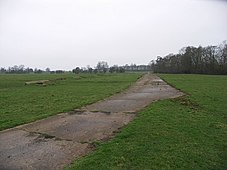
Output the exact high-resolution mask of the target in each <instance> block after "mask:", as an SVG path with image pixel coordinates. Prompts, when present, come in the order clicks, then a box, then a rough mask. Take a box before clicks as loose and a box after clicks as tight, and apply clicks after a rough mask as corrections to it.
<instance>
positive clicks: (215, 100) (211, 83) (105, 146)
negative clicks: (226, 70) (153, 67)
mask: <svg viewBox="0 0 227 170" xmlns="http://www.w3.org/2000/svg"><path fill="white" fill-rule="evenodd" d="M160 76H161V77H162V78H163V79H165V80H166V81H167V82H168V83H170V84H172V85H174V86H175V87H176V88H178V89H181V90H183V91H184V92H186V93H187V94H188V96H184V97H180V98H177V99H169V100H163V101H158V102H155V103H153V104H151V105H150V106H149V107H147V108H145V109H144V110H143V111H141V112H140V113H139V114H138V116H137V117H136V119H135V120H134V121H132V122H131V123H129V125H127V126H126V127H125V128H123V129H122V132H121V133H119V134H117V135H116V137H115V138H114V139H112V140H111V141H109V142H106V143H100V142H96V145H97V149H96V151H95V152H92V153H90V154H89V155H87V156H85V157H83V158H81V159H79V160H77V161H75V162H74V163H73V164H72V165H71V166H70V167H67V169H83V170H84V169H157V170H160V169H223V170H224V169H227V149H226V147H227V124H226V119H227V117H226V116H227V88H226V87H227V76H208V75H160Z"/></svg>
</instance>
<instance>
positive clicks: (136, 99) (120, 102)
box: [0, 74, 183, 169]
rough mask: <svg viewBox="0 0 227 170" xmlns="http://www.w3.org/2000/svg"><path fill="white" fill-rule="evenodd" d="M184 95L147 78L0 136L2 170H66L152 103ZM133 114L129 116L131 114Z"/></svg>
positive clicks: (0, 167) (152, 76)
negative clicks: (118, 91) (108, 95)
mask: <svg viewBox="0 0 227 170" xmlns="http://www.w3.org/2000/svg"><path fill="white" fill-rule="evenodd" d="M181 95H183V93H181V92H180V91H178V90H176V89H174V88H173V87H171V86H169V85H167V84H166V83H165V82H164V81H162V80H161V79H160V78H159V77H157V76H155V75H152V74H146V75H145V76H143V77H142V78H141V79H139V80H138V81H137V82H136V83H135V84H134V85H133V86H131V87H130V88H129V89H128V90H126V91H124V92H123V93H120V94H116V95H114V96H111V97H109V98H107V99H106V100H103V101H100V102H97V103H94V104H92V105H89V106H86V107H84V108H81V110H75V111H72V112H69V113H62V114H58V115H56V116H52V117H49V118H46V119H43V120H40V121H36V122H33V123H30V124H26V125H22V126H18V127H15V128H12V129H9V130H5V131H2V132H0V169H63V167H64V166H66V165H68V164H70V163H71V162H72V161H73V160H75V159H77V158H79V157H81V156H83V155H85V154H87V153H88V152H90V151H92V150H93V149H94V147H93V145H92V143H93V142H94V141H97V140H106V139H109V138H111V137H113V135H114V133H115V132H116V131H118V130H119V129H120V128H121V127H123V126H125V125H126V124H128V123H129V122H130V121H131V120H133V118H134V117H135V113H136V112H137V111H139V110H141V109H143V108H144V107H145V106H147V105H149V104H150V103H151V102H153V101H156V100H161V99H166V98H174V97H179V96H181ZM128 113H130V114H128Z"/></svg>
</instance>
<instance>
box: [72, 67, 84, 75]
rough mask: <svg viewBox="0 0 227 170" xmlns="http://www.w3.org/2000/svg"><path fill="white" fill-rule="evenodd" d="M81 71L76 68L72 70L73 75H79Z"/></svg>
mask: <svg viewBox="0 0 227 170" xmlns="http://www.w3.org/2000/svg"><path fill="white" fill-rule="evenodd" d="M81 71H82V70H81V69H80V67H76V68H75V69H73V70H72V72H73V73H75V74H79V73H80V72H81Z"/></svg>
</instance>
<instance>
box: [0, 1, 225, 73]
mask: <svg viewBox="0 0 227 170" xmlns="http://www.w3.org/2000/svg"><path fill="white" fill-rule="evenodd" d="M223 40H227V1H224V0H222V1H221V0H0V67H6V68H7V67H8V66H14V65H20V64H23V65H25V66H29V67H33V68H35V67H37V68H42V69H45V68H46V67H50V68H51V69H66V70H71V69H73V68H75V67H76V66H87V65H90V66H92V67H93V66H95V65H96V63H97V62H98V61H107V62H108V64H109V65H113V64H118V65H124V64H127V63H128V64H131V63H136V64H148V63H149V61H151V60H152V59H156V56H158V55H161V56H165V55H167V54H169V53H177V52H178V51H179V50H180V49H181V48H182V47H184V46H188V45H192V46H198V45H202V46H207V45H217V44H219V43H221V42H222V41H223Z"/></svg>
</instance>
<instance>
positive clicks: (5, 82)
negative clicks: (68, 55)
mask: <svg viewBox="0 0 227 170" xmlns="http://www.w3.org/2000/svg"><path fill="white" fill-rule="evenodd" d="M140 75H141V74H127V73H125V74H80V75H75V74H23V75H19V74H17V75H11V74H2V75H1V74H0V130H3V129H6V128H10V127H14V126H16V125H20V124H24V123H28V122H31V121H35V120H37V119H42V118H45V117H48V116H50V115H54V114H57V113H60V112H66V111H70V110H73V109H77V108H80V107H81V106H85V105H87V104H90V103H93V102H96V101H98V100H101V99H103V98H105V97H107V96H110V95H112V94H114V93H116V92H120V91H122V90H123V89H125V88H127V87H128V86H129V85H131V83H133V82H134V81H136V80H137V78H138V77H139V76H140ZM32 80H51V83H50V84H49V85H46V86H43V85H25V82H27V81H32Z"/></svg>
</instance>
